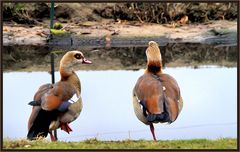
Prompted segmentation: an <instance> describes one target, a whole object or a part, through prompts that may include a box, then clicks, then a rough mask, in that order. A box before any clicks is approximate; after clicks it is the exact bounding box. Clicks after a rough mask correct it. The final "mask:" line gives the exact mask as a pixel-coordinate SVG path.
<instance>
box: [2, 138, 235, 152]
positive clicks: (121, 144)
mask: <svg viewBox="0 0 240 152" xmlns="http://www.w3.org/2000/svg"><path fill="white" fill-rule="evenodd" d="M3 149H5V150H7V149H237V139H233V138H221V139H217V140H208V139H192V140H160V141H158V142H154V141H149V140H123V141H99V140H96V139H89V140H85V141H81V142H60V141H58V142H50V141H48V140H37V141H28V140H25V139H22V140H9V139H4V141H3Z"/></svg>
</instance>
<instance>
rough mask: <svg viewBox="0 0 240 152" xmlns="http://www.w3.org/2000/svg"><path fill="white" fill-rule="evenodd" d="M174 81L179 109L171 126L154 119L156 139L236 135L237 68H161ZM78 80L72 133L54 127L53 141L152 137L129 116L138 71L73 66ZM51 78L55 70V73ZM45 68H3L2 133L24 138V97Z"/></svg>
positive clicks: (32, 90) (43, 77)
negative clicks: (78, 112) (79, 97)
mask: <svg viewBox="0 0 240 152" xmlns="http://www.w3.org/2000/svg"><path fill="white" fill-rule="evenodd" d="M164 71H165V72H166V73H168V74H170V75H172V76H173V77H174V78H175V79H176V80H177V81H178V83H179V86H180V88H181V93H182V96H183V99H184V107H183V110H182V112H181V114H180V116H179V117H178V119H177V120H176V121H175V122H174V123H172V124H171V125H163V124H157V125H155V128H156V136H157V138H158V139H160V140H161V139H162V140H163V139H191V138H209V139H216V138H222V137H234V138H236V137H237V68H225V67H215V66H214V67H202V68H199V69H192V68H187V67H182V68H166V69H165V70H164ZM77 74H78V76H79V78H80V80H81V83H82V98H83V104H84V105H83V106H84V107H83V111H82V113H81V115H80V117H79V118H78V119H77V120H76V121H74V122H73V123H72V124H71V127H72V129H73V132H71V133H70V134H67V133H65V132H63V131H61V130H58V137H59V140H64V141H77V140H84V139H88V138H95V137H96V138H98V139H100V140H123V139H129V138H130V139H152V136H151V133H150V130H149V127H148V126H146V125H144V124H142V123H141V122H140V121H139V120H138V119H137V118H136V116H135V114H134V111H133V107H132V97H131V93H132V88H133V86H134V84H135V83H136V80H137V78H138V77H139V76H141V75H142V74H143V70H139V71H125V70H117V71H112V70H107V71H77ZM55 75H56V80H59V73H58V72H56V74H55ZM50 82H51V76H50V74H49V73H47V72H31V73H28V72H9V73H3V137H4V138H7V137H9V138H26V134H27V121H28V117H29V115H30V112H31V107H30V106H28V105H27V104H28V102H29V101H31V100H32V98H33V95H34V93H35V92H36V90H37V89H38V87H39V86H40V85H41V84H44V83H50Z"/></svg>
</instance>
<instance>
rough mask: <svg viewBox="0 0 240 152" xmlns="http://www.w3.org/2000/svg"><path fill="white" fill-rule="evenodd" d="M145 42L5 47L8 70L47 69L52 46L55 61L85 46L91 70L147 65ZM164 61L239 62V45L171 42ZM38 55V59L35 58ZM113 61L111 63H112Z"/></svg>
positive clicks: (193, 63)
mask: <svg viewBox="0 0 240 152" xmlns="http://www.w3.org/2000/svg"><path fill="white" fill-rule="evenodd" d="M146 48H147V43H146V44H145V46H122V47H112V48H104V47H97V46H88V47H84V46H81V45H80V46H71V47H68V46H58V47H57V46H56V47H53V48H50V47H49V46H44V47H38V46H5V47H4V48H3V69H4V71H11V70H15V71H19V70H20V71H30V70H32V71H38V70H46V69H47V65H50V64H49V62H50V55H49V52H50V50H52V51H55V52H58V55H56V56H55V61H56V62H55V63H56V66H58V64H57V63H59V60H60V59H61V57H62V56H63V54H64V53H65V52H66V51H69V50H74V49H77V50H81V51H82V52H83V54H84V55H85V56H86V57H87V58H89V59H91V60H93V61H94V63H95V64H92V65H90V66H87V69H88V70H89V69H90V70H96V69H97V70H106V69H113V70H116V69H117V70H122V69H124V70H129V69H131V70H133V69H141V68H144V67H145V66H146V54H145V51H146ZM160 49H161V54H162V58H163V64H164V65H165V64H166V66H168V67H169V66H171V67H176V66H198V65H201V64H214V65H223V66H232V67H233V66H235V67H236V66H237V46H236V45H233V46H223V45H208V44H199V43H168V44H166V45H165V46H162V45H161V46H160ZM33 59H34V60H33ZM109 62H110V63H111V64H109Z"/></svg>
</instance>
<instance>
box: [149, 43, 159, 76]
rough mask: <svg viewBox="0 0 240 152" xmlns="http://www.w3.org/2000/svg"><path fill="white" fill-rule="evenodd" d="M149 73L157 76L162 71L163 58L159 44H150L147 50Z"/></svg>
mask: <svg viewBox="0 0 240 152" xmlns="http://www.w3.org/2000/svg"><path fill="white" fill-rule="evenodd" d="M146 56H147V72H149V73H153V74H157V73H159V72H160V73H161V71H162V56H161V53H160V49H159V47H158V44H157V43H156V42H154V41H150V42H149V43H148V48H147V50H146Z"/></svg>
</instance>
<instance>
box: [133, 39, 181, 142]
mask: <svg viewBox="0 0 240 152" xmlns="http://www.w3.org/2000/svg"><path fill="white" fill-rule="evenodd" d="M146 56H147V69H146V70H145V73H144V74H143V75H142V76H141V77H140V78H139V79H138V80H137V83H136V85H135V87H134V89H133V107H134V112H135V114H136V116H137V118H138V119H139V120H140V121H142V122H143V123H144V124H146V125H150V130H151V133H152V136H153V139H154V140H155V141H156V137H155V132H154V126H153V123H159V122H160V123H165V122H167V123H172V122H173V121H175V120H176V118H177V117H178V115H179V113H180V111H181V110H182V106H183V100H182V97H181V95H180V88H179V86H178V84H177V81H176V80H175V79H174V78H173V77H172V76H170V75H168V74H164V73H163V71H162V58H161V53H160V49H159V47H158V44H157V43H156V42H154V41H150V42H149V44H148V48H147V50H146Z"/></svg>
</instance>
